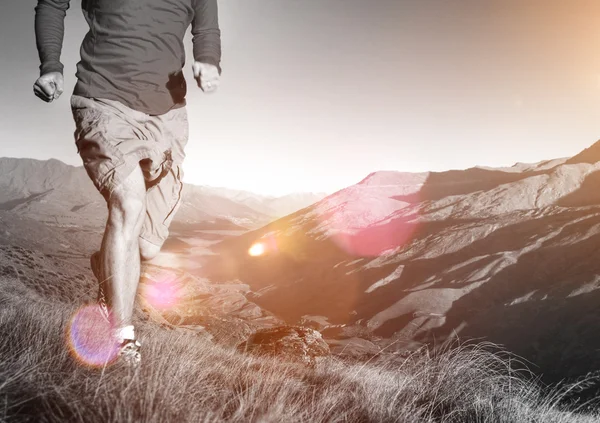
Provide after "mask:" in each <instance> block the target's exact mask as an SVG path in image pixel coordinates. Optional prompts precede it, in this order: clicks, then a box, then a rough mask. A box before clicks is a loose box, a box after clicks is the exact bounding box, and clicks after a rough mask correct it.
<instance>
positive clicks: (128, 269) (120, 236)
mask: <svg viewBox="0 0 600 423" xmlns="http://www.w3.org/2000/svg"><path fill="white" fill-rule="evenodd" d="M108 210H109V214H108V222H107V224H106V229H105V232H104V238H103V240H102V249H101V263H102V268H101V271H102V274H103V276H104V277H103V279H107V282H108V283H107V285H108V287H107V288H108V289H107V292H106V294H107V297H108V298H107V299H108V304H109V305H110V307H111V311H112V315H113V319H114V320H113V321H114V324H115V326H116V327H117V328H119V327H123V326H127V325H131V323H132V316H133V306H134V303H135V297H136V292H137V288H138V284H139V279H140V249H139V239H138V237H139V234H140V232H141V229H142V223H143V221H144V216H145V212H146V186H145V183H144V177H143V174H142V170H141V169H140V167H139V166H138V167H136V168H135V170H134V171H133V172H132V173H131V174H130V175H129V176H128V177H127V178H126V179H125V181H123V183H122V184H121V185H120V186H119V187H118V188H117V189H115V190H114V191H113V192H112V194H111V196H110V199H109V201H108Z"/></svg>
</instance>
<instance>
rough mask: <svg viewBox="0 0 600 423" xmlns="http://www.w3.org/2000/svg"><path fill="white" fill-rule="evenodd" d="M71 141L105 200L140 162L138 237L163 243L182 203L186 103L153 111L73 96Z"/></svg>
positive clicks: (111, 101) (160, 244)
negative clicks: (142, 205) (142, 199)
mask: <svg viewBox="0 0 600 423" xmlns="http://www.w3.org/2000/svg"><path fill="white" fill-rule="evenodd" d="M71 110H72V112H73V119H74V120H75V126H76V129H75V143H76V145H77V152H78V153H79V155H80V156H81V158H82V159H83V165H84V167H85V170H86V171H87V174H88V175H89V177H90V178H91V180H92V182H93V183H94V185H95V186H96V188H97V189H98V191H99V192H100V193H101V194H102V195H103V196H104V198H105V199H106V200H107V201H108V200H109V199H110V195H111V193H112V192H113V191H114V189H115V188H117V187H118V186H119V185H120V184H121V183H122V182H123V180H124V179H125V178H127V176H129V175H130V174H131V172H132V171H133V170H134V169H135V167H136V166H138V165H139V166H140V167H141V169H142V172H143V174H144V179H145V180H146V189H147V194H146V219H145V222H144V226H143V228H142V233H141V235H140V236H141V238H143V239H145V240H146V241H148V242H151V243H152V244H154V245H157V246H159V247H160V246H162V244H163V243H164V242H165V240H166V239H167V237H168V236H169V225H170V223H171V221H172V219H173V217H174V215H175V213H176V211H177V209H178V208H179V205H180V204H181V193H182V188H183V183H182V179H183V169H182V167H181V166H182V164H183V159H184V158H185V153H184V148H185V145H186V144H187V140H188V119H187V111H186V109H185V107H181V108H177V109H172V110H170V111H169V112H167V113H165V114H163V115H158V116H153V115H148V114H146V113H143V112H139V111H137V110H133V109H130V108H129V107H127V106H125V105H123V104H122V103H120V102H118V101H114V100H107V99H99V98H93V99H92V98H86V97H81V96H77V95H73V96H72V97H71Z"/></svg>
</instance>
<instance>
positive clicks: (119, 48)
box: [35, 0, 221, 115]
mask: <svg viewBox="0 0 600 423" xmlns="http://www.w3.org/2000/svg"><path fill="white" fill-rule="evenodd" d="M69 1H70V0H38V4H37V7H36V8H35V11H36V14H35V32H36V42H37V47H38V52H39V56H40V62H41V65H40V74H41V75H43V74H45V73H48V72H61V73H62V72H63V65H62V63H61V62H60V55H61V50H62V42H63V36H64V18H65V15H66V11H67V9H68V8H69ZM81 7H82V10H83V15H84V17H85V20H86V21H87V23H88V26H89V28H90V30H89V32H88V33H87V35H86V36H85V38H84V40H83V42H82V44H81V50H80V52H81V61H80V62H79V63H78V64H77V84H76V85H75V90H74V94H77V95H81V96H84V97H89V98H107V99H110V100H117V101H120V102H121V103H123V104H125V105H126V106H128V107H130V108H132V109H134V110H138V111H141V112H144V113H147V114H151V115H159V114H163V113H166V112H167V111H169V110H170V109H173V108H176V107H182V106H183V105H185V95H186V82H185V78H184V76H183V73H182V68H183V66H184V65H185V49H184V46H183V38H184V35H185V32H186V30H187V29H188V27H189V26H190V25H192V35H193V51H194V59H195V60H197V61H199V62H204V63H210V64H213V65H215V66H217V67H218V68H219V72H221V68H220V60H221V32H220V30H219V21H218V10H217V0H82V4H81Z"/></svg>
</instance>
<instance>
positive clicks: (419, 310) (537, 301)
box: [203, 143, 600, 381]
mask: <svg viewBox="0 0 600 423" xmlns="http://www.w3.org/2000/svg"><path fill="white" fill-rule="evenodd" d="M599 187H600V143H597V144H595V145H594V146H592V147H590V148H589V149H587V150H585V151H584V152H582V153H581V154H578V155H576V156H574V157H572V158H561V159H556V160H546V161H543V162H539V163H534V164H523V163H517V164H515V165H514V166H512V167H510V168H499V169H494V168H485V167H475V168H471V169H466V170H451V171H447V172H427V173H405V172H375V173H372V174H371V175H368V176H367V177H366V178H365V179H364V180H362V181H361V182H360V183H358V184H356V185H353V186H350V187H348V188H346V189H343V190H341V191H339V192H337V193H335V194H333V195H331V196H329V197H326V198H324V199H323V200H321V201H319V202H318V203H316V204H314V205H312V206H310V207H308V208H305V209H303V210H300V211H297V212H295V213H293V214H291V215H289V216H286V217H284V218H282V219H279V220H277V221H274V222H272V223H270V224H268V225H266V226H265V227H263V228H260V229H258V230H255V231H250V232H247V233H245V234H242V235H241V236H239V237H235V238H229V239H225V240H223V241H222V242H220V243H218V244H216V245H214V246H213V247H212V249H213V251H214V252H215V253H216V254H215V255H213V256H210V258H209V260H208V262H207V263H206V264H205V266H204V268H203V272H204V275H205V276H206V277H208V278H210V279H211V280H212V281H214V282H225V281H229V280H237V281H240V282H242V283H245V284H247V285H248V286H249V287H250V289H251V291H252V293H251V294H249V297H250V298H252V301H254V302H255V303H257V304H258V305H259V306H261V307H263V308H265V309H267V310H269V311H271V312H273V313H274V314H275V315H276V316H278V317H279V318H282V319H284V320H286V321H287V322H288V323H298V322H300V323H304V324H312V325H314V326H315V327H318V328H319V329H321V330H323V333H324V335H326V336H328V337H330V338H336V339H338V340H341V339H362V340H363V341H365V340H368V341H371V342H375V343H376V344H377V345H379V347H381V348H386V349H387V350H388V351H394V350H398V351H399V350H402V349H403V348H405V347H406V345H408V344H410V343H415V342H416V343H427V344H431V345H436V346H440V345H443V343H444V341H448V342H449V341H450V340H452V339H454V337H456V336H458V337H459V339H462V340H469V339H479V340H481V339H486V340H489V341H491V342H494V343H499V344H502V345H505V346H506V347H507V348H508V349H509V350H510V351H512V352H514V353H517V354H519V355H521V356H522V357H524V358H526V359H527V360H530V361H531V362H532V363H533V364H534V365H535V366H538V367H537V370H539V372H540V373H541V374H543V375H544V378H545V380H547V381H557V380H560V379H562V378H564V377H578V376H581V375H584V374H586V372H589V371H593V370H595V369H597V368H600V354H598V353H597V351H598V350H600V337H598V336H597V333H598V330H600V307H598V305H599V304H600V290H599V288H600V276H598V275H600V189H599Z"/></svg>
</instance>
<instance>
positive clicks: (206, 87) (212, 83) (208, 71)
mask: <svg viewBox="0 0 600 423" xmlns="http://www.w3.org/2000/svg"><path fill="white" fill-rule="evenodd" d="M192 70H193V71H194V78H196V81H197V82H198V86H199V87H200V88H201V89H202V91H204V92H205V93H210V92H213V91H215V90H216V89H217V88H218V86H219V82H220V75H219V69H218V68H217V67H216V66H215V65H211V64H209V63H202V62H194V64H193V65H192Z"/></svg>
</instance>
